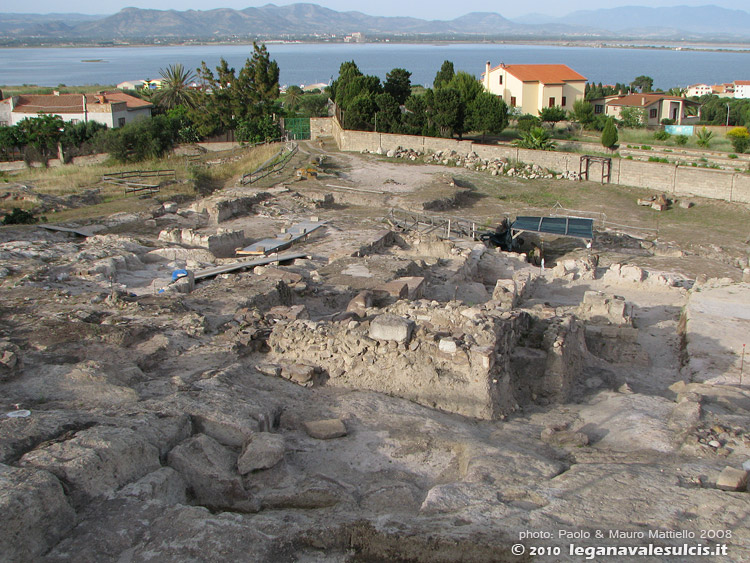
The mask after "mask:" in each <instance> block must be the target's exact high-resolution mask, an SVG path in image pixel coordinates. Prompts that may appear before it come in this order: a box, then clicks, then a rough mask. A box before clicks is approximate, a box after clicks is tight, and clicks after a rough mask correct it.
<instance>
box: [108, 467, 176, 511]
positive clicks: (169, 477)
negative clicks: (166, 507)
mask: <svg viewBox="0 0 750 563" xmlns="http://www.w3.org/2000/svg"><path fill="white" fill-rule="evenodd" d="M118 496H120V497H134V498H137V499H138V500H142V501H157V502H163V503H164V504H185V503H186V502H187V495H186V485H185V480H184V479H183V478H182V476H181V475H180V474H179V473H177V472H176V471H175V470H174V469H172V468H171V467H161V468H159V469H157V470H156V471H153V472H151V473H149V474H148V475H146V476H145V477H142V478H140V479H139V480H138V481H136V482H135V483H131V484H129V485H126V486H125V487H123V488H122V489H120V492H119V493H118Z"/></svg>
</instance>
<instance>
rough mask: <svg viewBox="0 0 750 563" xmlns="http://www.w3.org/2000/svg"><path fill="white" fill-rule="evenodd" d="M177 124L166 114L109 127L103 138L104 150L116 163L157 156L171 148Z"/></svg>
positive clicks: (176, 131)
mask: <svg viewBox="0 0 750 563" xmlns="http://www.w3.org/2000/svg"><path fill="white" fill-rule="evenodd" d="M178 127H179V123H178V122H177V121H176V120H172V119H170V118H169V117H168V116H166V115H157V116H155V117H152V118H151V119H144V120H140V121H136V122H134V123H129V124H127V125H125V126H124V127H120V128H119V129H111V130H110V131H109V132H108V134H107V138H106V147H107V152H108V153H109V154H110V156H112V158H114V159H115V160H117V161H119V162H138V161H141V160H146V159H149V158H160V157H161V156H163V155H164V154H165V153H166V152H168V151H170V150H172V147H173V146H174V143H175V141H176V140H177V134H178V130H179V129H178Z"/></svg>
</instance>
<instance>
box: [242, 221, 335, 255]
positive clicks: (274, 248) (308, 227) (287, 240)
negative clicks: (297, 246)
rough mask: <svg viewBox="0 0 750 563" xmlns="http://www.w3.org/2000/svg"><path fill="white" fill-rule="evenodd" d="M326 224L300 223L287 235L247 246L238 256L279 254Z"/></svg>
mask: <svg viewBox="0 0 750 563" xmlns="http://www.w3.org/2000/svg"><path fill="white" fill-rule="evenodd" d="M325 224H326V223H325V222H318V223H316V222H312V221H307V222H303V223H298V224H296V225H293V226H292V227H290V228H289V230H288V231H287V232H286V233H280V234H278V235H276V237H275V238H266V239H263V240H259V241H258V242H254V243H253V244H251V245H250V246H246V247H245V248H242V249H240V250H238V251H237V255H238V256H263V255H265V254H271V253H272V252H278V251H279V250H286V249H287V248H289V247H290V246H292V245H293V244H294V243H296V242H297V241H299V240H302V239H304V238H307V236H308V235H309V234H310V233H313V232H315V231H317V230H318V229H320V228H321V227H323V226H324V225H325Z"/></svg>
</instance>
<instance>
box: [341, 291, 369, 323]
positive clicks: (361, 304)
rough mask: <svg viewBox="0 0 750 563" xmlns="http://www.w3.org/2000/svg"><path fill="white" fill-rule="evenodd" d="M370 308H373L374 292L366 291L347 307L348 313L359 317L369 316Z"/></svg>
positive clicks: (360, 293) (361, 292)
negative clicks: (368, 310)
mask: <svg viewBox="0 0 750 563" xmlns="http://www.w3.org/2000/svg"><path fill="white" fill-rule="evenodd" d="M368 307H372V292H371V291H368V290H365V291H360V292H359V293H358V294H357V295H356V296H355V297H354V298H353V299H352V300H351V301H349V305H347V306H346V310H347V312H350V313H355V314H356V315H358V316H359V317H364V316H365V315H366V314H367V309H368Z"/></svg>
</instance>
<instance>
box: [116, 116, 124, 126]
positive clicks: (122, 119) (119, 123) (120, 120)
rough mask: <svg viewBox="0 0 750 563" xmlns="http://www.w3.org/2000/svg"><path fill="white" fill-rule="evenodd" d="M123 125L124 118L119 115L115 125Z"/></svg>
mask: <svg viewBox="0 0 750 563" xmlns="http://www.w3.org/2000/svg"><path fill="white" fill-rule="evenodd" d="M123 125H125V118H124V117H121V118H119V119H118V120H117V126H118V127H122V126H123Z"/></svg>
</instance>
